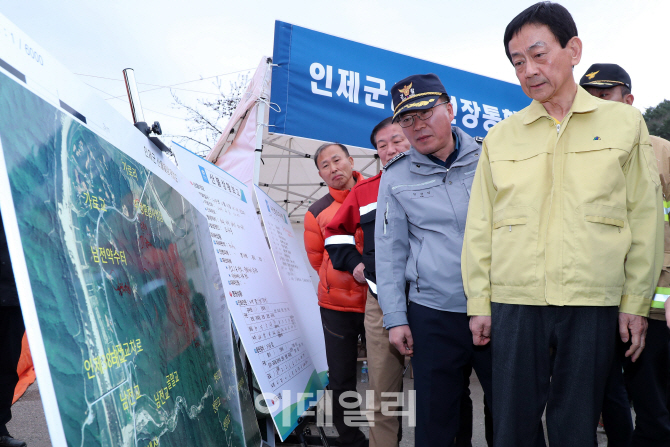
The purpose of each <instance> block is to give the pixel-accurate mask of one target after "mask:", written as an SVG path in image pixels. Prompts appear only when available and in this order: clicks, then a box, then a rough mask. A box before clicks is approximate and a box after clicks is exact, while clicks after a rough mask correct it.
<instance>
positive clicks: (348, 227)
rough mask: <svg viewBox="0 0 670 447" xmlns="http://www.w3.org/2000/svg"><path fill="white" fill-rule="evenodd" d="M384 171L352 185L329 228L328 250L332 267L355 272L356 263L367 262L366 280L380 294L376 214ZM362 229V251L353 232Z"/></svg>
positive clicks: (372, 291) (373, 290)
mask: <svg viewBox="0 0 670 447" xmlns="http://www.w3.org/2000/svg"><path fill="white" fill-rule="evenodd" d="M381 175H382V174H381V172H380V173H379V174H377V175H375V176H374V177H371V178H369V179H365V180H362V181H360V182H358V183H357V184H356V186H354V187H353V188H351V192H350V193H349V195H348V196H347V198H346V199H345V200H344V202H342V206H341V207H340V209H339V210H338V211H337V214H335V217H333V220H331V221H330V223H329V224H328V226H327V227H326V250H328V254H329V255H330V260H331V261H332V263H333V267H335V269H337V270H346V271H348V272H349V273H353V271H354V269H355V268H356V266H357V265H358V264H359V263H360V262H363V265H365V271H364V274H365V280H366V281H367V283H368V286H369V287H370V292H371V293H372V295H373V296H374V297H375V298H376V297H377V277H376V276H375V217H376V215H377V214H376V211H377V193H378V192H379V179H380V178H381ZM359 228H360V229H362V230H363V253H362V255H361V253H359V252H358V249H357V248H356V242H355V240H354V238H353V237H352V236H353V235H355V234H356V231H357V230H358V229H359Z"/></svg>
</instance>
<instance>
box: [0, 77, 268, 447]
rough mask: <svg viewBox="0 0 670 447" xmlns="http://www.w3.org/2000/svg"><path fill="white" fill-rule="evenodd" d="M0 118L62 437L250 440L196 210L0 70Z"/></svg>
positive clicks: (77, 442) (149, 444) (253, 433)
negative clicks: (0, 72) (61, 425)
mask: <svg viewBox="0 0 670 447" xmlns="http://www.w3.org/2000/svg"><path fill="white" fill-rule="evenodd" d="M0 116H2V120H0V143H1V144H0V145H1V149H2V151H3V153H4V158H5V163H6V167H7V172H8V175H9V181H10V185H11V194H12V198H13V202H14V206H15V210H16V218H17V221H18V225H19V231H20V235H21V244H22V246H23V251H24V253H25V259H26V263H27V268H28V273H29V277H30V285H31V287H32V292H33V299H34V301H35V306H36V309H37V317H38V319H39V324H40V328H41V332H42V336H43V339H44V345H45V350H46V354H47V359H48V364H49V367H50V372H51V376H52V378H53V384H54V388H55V392H56V396H57V401H58V410H59V412H60V416H61V420H62V424H63V430H64V432H65V437H66V439H67V444H68V445H69V446H86V447H89V446H139V447H157V446H159V445H160V446H161V447H166V446H174V447H186V446H205V445H217V446H258V445H260V442H261V441H260V433H259V431H258V425H257V422H256V419H255V414H254V409H253V405H252V402H251V397H250V394H249V390H248V385H247V383H246V379H245V376H244V373H243V371H242V370H241V366H240V365H241V363H240V362H239V358H238V356H239V354H238V352H237V348H236V346H235V345H234V342H233V338H232V334H231V326H230V317H229V314H228V309H227V308H226V307H225V300H224V299H223V287H222V284H221V280H220V277H219V274H218V271H217V267H216V259H215V254H214V251H213V250H212V246H211V238H210V236H209V234H208V232H207V231H208V230H207V220H206V219H205V218H204V216H203V215H202V214H201V213H200V212H198V211H197V210H196V208H195V207H194V206H193V205H192V204H191V203H190V202H189V201H188V200H187V199H186V198H185V197H184V196H183V195H181V194H180V193H178V192H177V191H176V190H175V189H174V188H173V187H172V186H170V185H169V184H168V183H166V182H165V181H163V180H161V179H160V178H159V177H158V176H157V175H155V174H153V173H152V172H151V171H150V170H149V169H147V168H145V167H144V166H143V165H142V164H141V162H143V161H141V160H146V158H145V153H144V152H143V151H148V150H149V149H146V148H141V149H139V150H137V151H136V152H137V154H141V158H140V157H139V156H138V157H137V158H136V159H134V158H132V157H130V156H128V155H126V154H125V153H124V152H123V151H121V150H119V149H117V148H116V147H114V146H112V145H111V144H110V143H108V142H106V141H105V140H103V139H102V138H101V137H100V136H98V135H97V134H96V133H94V132H93V131H91V130H90V129H89V128H88V127H86V126H85V125H83V124H82V123H81V122H80V121H79V120H77V119H76V118H75V117H73V116H72V115H70V114H67V113H65V112H63V111H61V110H59V109H58V108H56V107H54V106H53V105H51V104H49V103H48V102H46V101H45V100H43V99H42V98H40V97H39V96H38V95H36V94H34V93H32V92H31V91H29V90H28V89H27V88H25V87H24V86H23V85H22V84H21V83H20V82H16V81H15V80H14V79H12V78H9V77H7V76H5V75H3V74H0ZM138 160H140V161H138ZM173 168H174V167H173ZM174 169H175V170H176V168H174ZM173 175H175V176H176V175H178V173H173ZM184 183H185V182H184ZM184 186H187V185H184ZM3 214H4V213H3ZM203 232H204V233H203ZM202 241H210V242H209V243H204V242H202ZM21 299H22V300H23V299H25V297H24V296H22V297H21Z"/></svg>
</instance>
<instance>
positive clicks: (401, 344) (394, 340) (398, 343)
mask: <svg viewBox="0 0 670 447" xmlns="http://www.w3.org/2000/svg"><path fill="white" fill-rule="evenodd" d="M389 342H390V343H391V344H392V345H393V346H395V348H396V349H397V350H398V352H399V353H401V354H402V355H408V356H410V357H412V356H413V355H414V340H413V339H412V331H410V330H409V326H408V325H406V324H404V325H402V326H396V327H392V328H391V329H389Z"/></svg>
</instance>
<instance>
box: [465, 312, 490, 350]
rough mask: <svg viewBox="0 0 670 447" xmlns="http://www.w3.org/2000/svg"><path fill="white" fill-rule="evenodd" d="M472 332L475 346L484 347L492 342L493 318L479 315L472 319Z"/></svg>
mask: <svg viewBox="0 0 670 447" xmlns="http://www.w3.org/2000/svg"><path fill="white" fill-rule="evenodd" d="M470 332H472V343H473V344H474V345H475V346H484V345H485V344H487V343H488V342H489V341H491V317H487V316H483V315H477V316H474V317H470Z"/></svg>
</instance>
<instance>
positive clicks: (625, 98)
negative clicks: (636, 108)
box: [623, 93, 635, 106]
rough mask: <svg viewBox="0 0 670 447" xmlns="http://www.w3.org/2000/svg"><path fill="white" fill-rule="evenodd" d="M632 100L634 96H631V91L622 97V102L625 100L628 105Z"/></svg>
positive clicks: (630, 104)
mask: <svg viewBox="0 0 670 447" xmlns="http://www.w3.org/2000/svg"><path fill="white" fill-rule="evenodd" d="M633 101H635V97H634V96H633V94H632V93H629V94H627V95H626V96H624V97H623V102H625V103H626V104H628V105H629V106H632V105H633Z"/></svg>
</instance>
